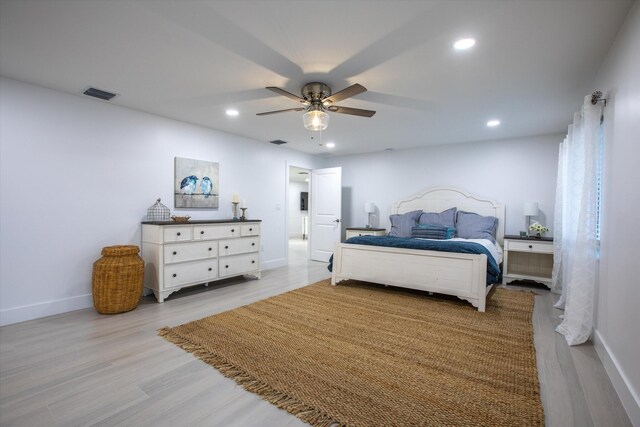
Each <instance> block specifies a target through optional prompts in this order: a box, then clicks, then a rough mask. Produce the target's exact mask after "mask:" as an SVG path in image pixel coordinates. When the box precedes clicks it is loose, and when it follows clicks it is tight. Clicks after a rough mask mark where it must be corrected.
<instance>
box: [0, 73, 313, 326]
mask: <svg viewBox="0 0 640 427" xmlns="http://www.w3.org/2000/svg"><path fill="white" fill-rule="evenodd" d="M0 94H1V96H0V121H1V123H2V126H1V128H0V129H1V130H0V132H1V133H0V165H1V168H0V169H1V175H0V189H1V196H0V249H1V251H0V324H7V323H13V322H17V321H22V320H27V319H31V318H36V317H40V316H45V315H50V314H55V313H59V312H64V311H69V310H73V309H78V308H84V307H88V306H91V304H92V302H91V295H90V293H91V268H92V263H93V262H94V261H95V260H96V259H98V258H99V257H100V250H101V248H102V247H103V246H107V245H114V244H137V245H139V244H140V221H141V220H143V219H144V217H145V215H146V209H147V207H149V206H150V205H152V204H153V203H154V202H155V200H156V198H157V197H162V201H163V203H164V204H165V205H167V206H168V207H169V208H170V209H171V210H172V213H173V197H172V194H173V191H172V187H173V173H174V172H173V169H174V166H173V164H174V157H176V156H178V157H187V158H194V159H202V160H210V161H216V162H219V164H220V182H221V184H220V192H221V198H220V208H219V209H218V210H180V211H179V214H181V215H184V214H188V215H191V216H192V217H193V218H195V219H209V218H211V219H220V218H230V217H231V203H230V200H231V196H232V194H233V193H234V192H237V193H238V194H239V195H240V197H241V198H244V199H247V204H248V208H249V209H248V211H247V214H248V216H249V217H250V218H259V219H262V220H263V221H264V222H263V225H264V226H263V229H262V230H263V237H262V241H263V244H264V252H263V253H262V260H263V264H262V265H263V267H266V268H269V267H274V266H278V265H285V264H286V245H287V236H286V232H285V230H286V227H285V225H286V223H285V221H286V220H285V209H286V204H285V200H286V197H285V196H286V179H287V178H286V176H287V173H286V170H287V168H288V164H287V162H288V163H293V164H295V165H297V166H301V167H309V168H313V167H314V166H315V163H316V162H317V160H315V159H314V158H313V157H312V156H309V155H306V154H303V153H299V152H295V151H292V150H288V149H286V148H284V147H276V146H273V145H270V144H268V143H266V142H259V141H254V140H250V139H247V138H242V137H239V136H234V135H230V134H226V133H223V132H219V131H215V130H211V129H207V128H203V127H199V126H194V125H190V124H187V123H183V122H179V121H175V120H170V119H166V118H162V117H158V116H154V115H150V114H146V113H142V112H138V111H134V110H130V109H127V108H123V107H119V106H117V105H113V104H108V103H106V102H101V101H96V100H93V99H90V98H85V97H80V96H74V95H69V94H64V93H61V92H57V91H53V90H50V89H45V88H42V87H39V86H33V85H29V84H25V83H21V82H18V81H15V80H11V79H4V78H3V79H1V80H0Z"/></svg>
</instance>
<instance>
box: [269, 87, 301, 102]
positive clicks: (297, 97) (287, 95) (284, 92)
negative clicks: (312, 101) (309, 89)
mask: <svg viewBox="0 0 640 427" xmlns="http://www.w3.org/2000/svg"><path fill="white" fill-rule="evenodd" d="M265 89H269V90H270V91H272V92H275V93H277V94H278V95H282V96H286V97H287V98H291V99H293V100H294V101H297V102H302V103H305V104H308V101H307V100H306V99H304V98H300V97H299V96H297V95H294V94H292V93H291V92H287V91H286V90H284V89H280V88H279V87H274V86H269V87H267V88H265Z"/></svg>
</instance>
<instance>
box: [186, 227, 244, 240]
mask: <svg viewBox="0 0 640 427" xmlns="http://www.w3.org/2000/svg"><path fill="white" fill-rule="evenodd" d="M239 235H240V225H235V224H234V225H194V226H193V240H211V239H222V238H225V237H237V236H239Z"/></svg>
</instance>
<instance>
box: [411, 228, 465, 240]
mask: <svg viewBox="0 0 640 427" xmlns="http://www.w3.org/2000/svg"><path fill="white" fill-rule="evenodd" d="M455 235H456V229H455V228H451V227H441V226H439V225H428V224H418V225H417V226H416V227H413V228H412V229H411V237H418V238H421V239H438V240H446V239H452V238H453V237H454V236H455Z"/></svg>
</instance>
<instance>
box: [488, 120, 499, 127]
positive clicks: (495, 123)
mask: <svg viewBox="0 0 640 427" xmlns="http://www.w3.org/2000/svg"><path fill="white" fill-rule="evenodd" d="M498 125H500V120H489V121H488V122H487V126H489V127H490V128H494V127H496V126H498Z"/></svg>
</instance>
